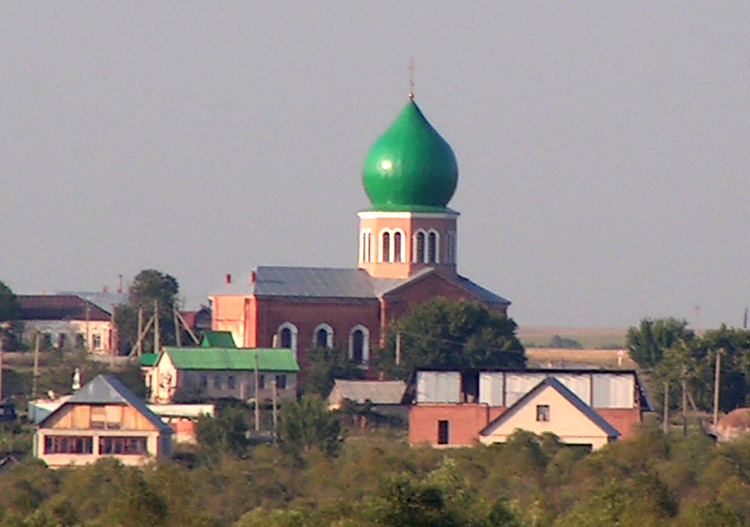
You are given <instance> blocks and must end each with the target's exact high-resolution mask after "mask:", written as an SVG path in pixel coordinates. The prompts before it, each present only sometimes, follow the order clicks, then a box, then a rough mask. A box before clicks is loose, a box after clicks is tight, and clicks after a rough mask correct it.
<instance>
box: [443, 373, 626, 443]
mask: <svg viewBox="0 0 750 527" xmlns="http://www.w3.org/2000/svg"><path fill="white" fill-rule="evenodd" d="M438 428H439V430H438V444H440V443H444V444H447V443H449V438H447V437H445V434H448V433H449V432H448V426H447V425H443V427H442V428H441V427H440V425H438ZM516 430H527V431H529V432H533V433H535V434H543V433H545V432H550V433H553V434H555V435H556V436H558V437H559V438H560V440H561V441H562V442H563V443H566V444H568V445H584V446H587V447H590V448H592V449H594V450H595V449H597V448H600V447H602V446H604V445H606V444H608V443H611V442H612V441H614V440H616V439H617V438H618V437H619V436H620V432H618V431H617V429H616V428H615V427H613V426H612V425H611V424H609V423H608V422H607V421H606V420H605V419H604V418H603V417H602V416H600V415H599V414H598V413H596V412H595V411H594V410H593V409H592V408H591V407H590V406H589V405H587V404H586V403H584V402H583V401H582V400H581V399H580V398H579V397H578V396H577V395H576V394H574V393H573V392H572V391H570V390H569V389H568V388H566V387H565V385H563V384H562V383H561V382H560V381H558V380H557V379H556V378H554V377H547V378H545V379H544V380H542V381H541V382H540V383H539V384H537V385H536V386H535V387H534V388H532V390H531V391H529V392H528V393H527V394H526V395H524V396H523V397H521V398H520V399H519V400H518V401H516V402H515V403H513V405H512V406H511V407H510V408H508V409H507V410H506V411H505V412H503V413H502V414H500V415H499V416H498V417H496V418H495V419H493V420H492V421H491V422H490V423H489V424H488V425H487V426H486V427H484V428H483V429H482V430H480V432H479V441H480V442H481V443H484V444H494V443H505V442H506V441H507V440H508V437H510V436H511V435H512V434H513V433H514V432H515V431H516Z"/></svg>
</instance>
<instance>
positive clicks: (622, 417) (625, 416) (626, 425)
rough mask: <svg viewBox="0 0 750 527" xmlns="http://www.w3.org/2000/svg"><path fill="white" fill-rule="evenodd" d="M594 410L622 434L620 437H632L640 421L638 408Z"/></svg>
mask: <svg viewBox="0 0 750 527" xmlns="http://www.w3.org/2000/svg"><path fill="white" fill-rule="evenodd" d="M594 410H595V411H596V413H598V414H599V415H601V416H602V417H603V418H604V419H605V420H606V421H607V422H608V423H609V424H611V425H612V426H614V427H615V428H616V429H617V431H618V432H620V433H621V434H622V436H620V439H628V438H631V437H633V436H634V435H635V432H636V429H637V428H638V424H639V423H640V422H641V411H640V410H639V409H638V408H594Z"/></svg>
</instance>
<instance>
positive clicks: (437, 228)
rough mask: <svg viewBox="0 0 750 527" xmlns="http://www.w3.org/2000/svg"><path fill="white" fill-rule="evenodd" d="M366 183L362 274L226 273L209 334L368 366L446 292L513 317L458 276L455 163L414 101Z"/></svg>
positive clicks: (382, 143) (370, 163) (302, 359)
mask: <svg viewBox="0 0 750 527" xmlns="http://www.w3.org/2000/svg"><path fill="white" fill-rule="evenodd" d="M362 181H363V184H364V189H365V192H366V194H367V197H368V198H369V200H370V203H371V207H370V208H368V209H366V210H362V211H361V212H359V214H358V216H359V239H358V261H359V265H358V267H357V268H317V267H268V266H259V267H257V268H255V269H254V270H252V271H250V272H249V273H247V274H246V275H244V276H243V277H242V279H240V280H237V279H235V278H234V277H232V276H231V275H227V276H226V278H225V280H224V282H225V283H224V284H223V286H222V287H221V288H220V289H218V290H217V291H215V292H213V293H212V294H210V295H209V299H210V301H211V307H212V329H214V330H219V331H229V332H231V333H232V335H233V337H234V340H235V342H236V343H237V346H240V347H279V348H289V349H291V350H293V351H294V353H295V355H296V357H297V360H298V362H299V364H300V366H301V368H302V370H303V371H304V369H305V365H306V364H307V360H306V359H307V357H306V354H307V350H309V349H311V348H313V347H328V348H334V347H336V348H343V349H345V350H347V352H348V356H349V359H350V360H351V361H352V362H354V363H355V364H358V365H360V366H362V367H363V368H366V367H367V365H368V363H369V362H370V359H371V358H372V353H373V350H374V349H377V347H378V345H379V344H380V339H381V335H382V334H383V331H384V329H385V327H386V325H387V324H388V323H389V322H390V321H392V320H394V319H397V318H398V317H400V316H402V315H404V314H405V313H407V312H408V311H409V309H410V307H411V306H412V305H415V304H419V303H422V302H425V301H427V300H429V299H431V298H434V297H438V296H442V297H446V298H450V299H456V300H458V299H463V300H469V301H477V302H482V303H484V304H485V305H487V306H488V307H490V308H491V309H493V310H497V311H498V312H501V313H503V314H507V310H508V306H509V305H510V302H509V301H508V300H506V299H505V298H503V297H501V296H499V295H497V294H495V293H493V292H491V291H489V290H487V289H485V288H483V287H481V286H480V285H478V284H476V283H474V282H472V281H471V280H469V279H468V278H465V277H463V276H461V275H460V274H458V272H457V251H456V247H457V241H458V238H457V233H458V231H457V220H458V215H459V214H458V212H456V211H454V210H452V209H450V208H449V207H448V203H449V202H450V200H451V198H452V197H453V194H454V192H455V190H456V185H457V184H458V164H457V162H456V157H455V155H454V153H453V150H452V148H451V147H450V145H449V144H448V143H447V142H446V141H445V139H443V137H442V136H441V135H440V134H439V133H438V132H437V130H435V129H434V128H433V127H432V126H431V125H430V123H429V122H428V121H427V119H426V118H425V116H424V115H423V114H422V111H421V110H420V108H419V107H418V106H417V104H416V102H414V98H413V96H412V95H411V94H410V95H409V101H408V102H407V104H406V106H405V107H404V108H403V110H402V111H401V113H400V114H399V115H398V116H397V117H396V120H395V121H394V122H393V123H392V124H391V126H390V127H389V128H388V129H387V130H386V131H385V132H384V133H383V135H381V136H380V137H379V138H378V139H377V140H376V141H375V143H374V144H373V146H372V147H371V148H370V151H369V152H368V154H367V157H366V159H365V164H364V168H363V171H362Z"/></svg>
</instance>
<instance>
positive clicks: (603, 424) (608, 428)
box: [479, 377, 621, 437]
mask: <svg viewBox="0 0 750 527" xmlns="http://www.w3.org/2000/svg"><path fill="white" fill-rule="evenodd" d="M547 386H550V387H552V388H553V389H555V390H556V391H557V392H558V393H559V394H560V395H562V396H563V397H564V398H565V399H566V400H567V401H568V402H569V403H570V404H572V405H573V406H575V407H576V408H577V409H578V410H579V411H580V412H581V413H582V414H584V415H585V416H586V417H587V418H588V419H589V420H590V421H591V422H592V423H594V424H595V425H596V426H598V427H599V428H601V430H602V431H603V432H604V433H605V434H607V436H609V437H619V436H620V435H621V434H620V432H619V431H618V430H617V429H616V428H615V427H614V426H612V425H611V424H609V422H607V420H606V419H604V418H603V417H602V416H601V415H599V414H598V413H597V412H596V411H595V410H594V409H593V408H591V407H590V406H589V405H587V404H586V403H584V402H583V401H582V400H581V399H580V398H579V397H578V396H577V395H576V394H574V393H573V392H572V391H570V390H569V389H568V388H567V387H565V385H564V384H563V383H561V382H560V381H558V380H557V379H555V378H554V377H546V378H545V379H544V380H542V381H541V382H540V383H539V384H537V385H536V386H535V387H534V388H532V389H531V390H530V391H529V392H528V393H526V395H524V396H523V397H521V398H520V399H519V400H518V401H516V402H515V403H514V404H513V405H511V406H510V408H508V409H507V410H506V411H505V412H503V413H502V414H501V415H500V416H498V417H497V418H496V419H493V420H492V421H490V423H489V424H488V425H487V426H485V427H484V428H483V429H482V430H481V431H480V432H479V434H480V435H486V434H487V432H489V431H490V430H491V429H493V428H495V427H496V426H497V425H498V424H499V423H501V422H503V421H506V420H508V419H509V418H510V417H512V416H513V415H514V414H515V413H516V411H517V409H519V408H521V407H522V406H523V405H525V404H526V403H527V402H528V401H529V400H531V399H532V398H534V397H535V396H536V395H537V394H538V393H539V392H540V391H542V389H544V388H545V387H547Z"/></svg>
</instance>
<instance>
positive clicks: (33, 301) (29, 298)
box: [17, 295, 112, 322]
mask: <svg viewBox="0 0 750 527" xmlns="http://www.w3.org/2000/svg"><path fill="white" fill-rule="evenodd" d="M17 298H18V302H19V303H20V304H21V320H89V321H96V322H105V321H106V322H108V321H110V320H111V318H112V315H111V313H110V312H107V311H105V310H104V309H102V308H101V307H99V306H97V305H96V304H94V303H92V302H89V301H88V300H84V299H83V298H81V297H79V296H76V295H18V296H17Z"/></svg>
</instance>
